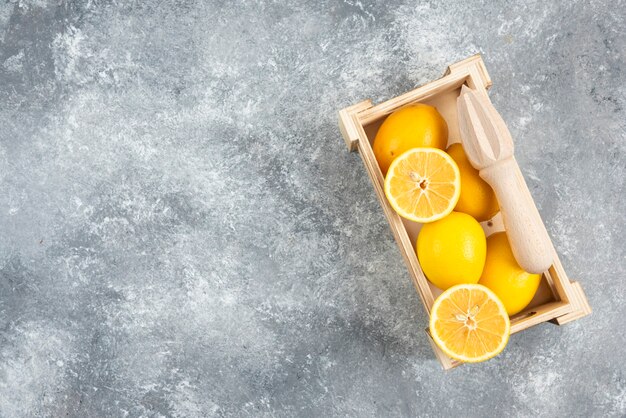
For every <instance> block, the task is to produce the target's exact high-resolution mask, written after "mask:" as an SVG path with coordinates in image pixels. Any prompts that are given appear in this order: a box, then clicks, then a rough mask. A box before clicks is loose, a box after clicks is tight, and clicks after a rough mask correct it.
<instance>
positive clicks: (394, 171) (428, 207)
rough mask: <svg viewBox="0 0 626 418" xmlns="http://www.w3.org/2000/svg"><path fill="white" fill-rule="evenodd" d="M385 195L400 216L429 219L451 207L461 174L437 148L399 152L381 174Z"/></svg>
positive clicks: (412, 218) (457, 198) (424, 221)
mask: <svg viewBox="0 0 626 418" xmlns="http://www.w3.org/2000/svg"><path fill="white" fill-rule="evenodd" d="M385 194H386V195H387V199H388V200H389V203H390V204H391V206H392V207H393V208H394V209H395V211H396V212H398V214H399V215H400V216H402V217H403V218H406V219H409V220H411V221H414V222H421V223H427V222H433V221H436V220H437V219H441V218H443V217H444V216H446V215H448V214H449V213H450V212H452V210H453V209H454V206H455V205H456V203H457V202H458V200H459V196H460V194H461V174H460V172H459V167H458V166H457V165H456V163H455V162H454V160H453V159H452V158H451V157H450V156H449V155H448V154H446V153H445V152H443V151H441V150H440V149H437V148H413V149H411V150H409V151H406V152H405V153H403V154H400V155H399V156H398V157H397V158H396V159H395V160H393V162H392V163H391V166H390V167H389V171H387V176H386V177H385Z"/></svg>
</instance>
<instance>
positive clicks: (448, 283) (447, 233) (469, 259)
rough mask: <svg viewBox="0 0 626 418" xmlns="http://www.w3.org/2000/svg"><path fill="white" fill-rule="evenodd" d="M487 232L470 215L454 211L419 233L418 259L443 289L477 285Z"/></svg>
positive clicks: (423, 227) (426, 272)
mask: <svg viewBox="0 0 626 418" xmlns="http://www.w3.org/2000/svg"><path fill="white" fill-rule="evenodd" d="M486 245H487V244H486V239H485V232H484V231H483V229H482V228H481V227H480V224H479V223H478V222H477V221H476V219H474V218H472V217H471V216H469V215H468V214H465V213H461V212H452V213H450V214H449V215H448V216H446V217H445V218H442V219H440V220H438V221H435V222H431V223H428V224H424V225H423V226H422V229H421V230H420V233H419V235H418V236H417V258H418V259H419V262H420V265H421V266H422V270H423V271H424V274H425V275H426V278H428V280H430V281H431V282H432V283H433V284H434V285H435V286H437V287H438V288H440V289H441V290H446V289H448V288H449V287H452V286H454V285H457V284H474V283H477V282H478V280H479V279H480V274H481V273H482V271H483V266H484V265H485V255H486V254H485V253H486Z"/></svg>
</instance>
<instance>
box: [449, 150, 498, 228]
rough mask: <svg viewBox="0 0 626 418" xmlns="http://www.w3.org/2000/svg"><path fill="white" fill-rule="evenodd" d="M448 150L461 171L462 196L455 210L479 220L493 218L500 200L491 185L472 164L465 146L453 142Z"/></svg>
mask: <svg viewBox="0 0 626 418" xmlns="http://www.w3.org/2000/svg"><path fill="white" fill-rule="evenodd" d="M446 152H447V153H448V154H449V155H450V157H452V159H453V160H454V161H455V162H456V165H458V166H459V171H460V172H461V196H460V197H459V201H458V202H457V204H456V206H455V207H454V210H456V211H458V212H463V213H467V214H468V215H472V216H473V217H474V218H475V219H476V220H477V221H478V222H484V221H487V220H489V219H491V218H493V217H494V216H495V215H496V213H498V211H499V210H500V208H499V207H498V200H497V199H496V195H495V193H494V192H493V189H492V188H491V186H489V185H488V184H487V182H485V180H483V179H482V178H480V176H479V175H478V170H476V169H475V168H474V167H472V165H471V164H470V162H469V160H468V159H467V156H466V155H465V151H464V150H463V146H462V145H461V144H458V143H457V144H452V145H450V146H449V147H448V149H447V150H446Z"/></svg>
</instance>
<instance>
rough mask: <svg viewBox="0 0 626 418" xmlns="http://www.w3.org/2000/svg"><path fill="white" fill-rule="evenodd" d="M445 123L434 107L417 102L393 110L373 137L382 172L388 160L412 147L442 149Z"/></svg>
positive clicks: (388, 162)
mask: <svg viewBox="0 0 626 418" xmlns="http://www.w3.org/2000/svg"><path fill="white" fill-rule="evenodd" d="M447 144H448V124H447V123H446V121H445V120H444V118H443V117H442V116H441V115H440V114H439V112H438V111H437V109H435V108H434V107H432V106H429V105H425V104H416V105H411V106H407V107H403V108H402V109H399V110H396V111H395V112H393V113H392V114H391V115H389V116H388V117H387V119H385V121H384V122H383V124H382V125H380V128H379V129H378V132H377V133H376V137H375V138H374V144H373V145H372V148H373V150H374V155H375V156H376V161H378V165H379V166H380V169H381V171H382V172H383V175H385V174H387V170H388V169H389V166H390V165H391V162H392V161H393V160H394V159H395V158H396V157H397V156H398V155H400V154H402V153H403V152H405V151H408V150H410V149H412V148H422V147H430V148H439V149H442V150H443V149H445V148H446V145H447Z"/></svg>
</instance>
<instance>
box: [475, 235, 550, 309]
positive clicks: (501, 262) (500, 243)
mask: <svg viewBox="0 0 626 418" xmlns="http://www.w3.org/2000/svg"><path fill="white" fill-rule="evenodd" d="M540 282H541V275H540V274H530V273H527V272H525V271H524V270H522V268H521V267H520V266H519V265H518V264H517V262H516V261H515V258H514V257H513V252H512V251H511V246H510V245H509V241H508V239H507V237H506V233H504V232H498V233H496V234H493V235H490V236H489V238H487V259H486V260H485V268H484V269H483V273H482V275H481V277H480V281H479V283H480V284H482V285H484V286H485V287H487V288H489V289H491V291H492V292H493V293H495V294H496V295H498V297H499V298H500V300H502V303H504V306H505V307H506V311H507V313H508V314H509V315H515V314H516V313H518V312H521V311H522V310H523V309H524V308H525V307H526V306H528V304H529V303H530V301H531V300H532V299H533V296H535V293H536V292H537V288H538V287H539V283H540Z"/></svg>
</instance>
